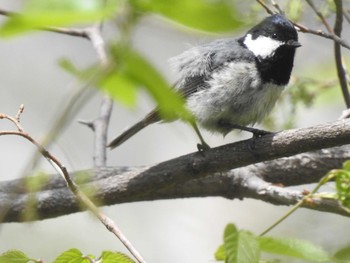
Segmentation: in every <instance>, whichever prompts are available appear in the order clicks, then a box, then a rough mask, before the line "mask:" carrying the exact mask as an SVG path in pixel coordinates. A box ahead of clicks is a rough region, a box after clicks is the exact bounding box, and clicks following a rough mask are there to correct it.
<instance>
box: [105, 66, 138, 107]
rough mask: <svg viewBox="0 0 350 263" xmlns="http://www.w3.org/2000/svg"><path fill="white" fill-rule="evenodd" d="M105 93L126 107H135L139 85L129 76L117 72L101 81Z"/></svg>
mask: <svg viewBox="0 0 350 263" xmlns="http://www.w3.org/2000/svg"><path fill="white" fill-rule="evenodd" d="M101 86H102V87H103V90H104V91H107V92H108V94H109V95H110V96H111V97H112V98H113V99H114V100H117V101H119V102H121V103H123V104H124V105H125V106H129V107H130V106H134V105H135V103H136V90H137V88H138V85H137V83H135V81H133V80H131V79H130V78H128V77H127V76H125V75H123V74H120V73H119V72H117V71H115V72H113V73H112V74H109V75H108V76H107V77H106V78H105V79H103V80H102V81H101Z"/></svg>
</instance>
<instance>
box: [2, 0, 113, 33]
mask: <svg viewBox="0 0 350 263" xmlns="http://www.w3.org/2000/svg"><path fill="white" fill-rule="evenodd" d="M118 2H119V1H118V0H113V1H111V0H110V1H106V4H105V1H100V0H74V1H72V0H30V1H25V3H26V4H25V7H24V9H23V10H22V11H21V13H20V14H14V15H12V16H11V17H10V18H9V19H8V20H7V21H6V22H5V23H4V24H3V26H2V27H1V28H0V35H1V36H13V35H16V34H20V33H23V32H26V31H29V30H33V29H41V28H48V27H54V26H55V27H58V26H68V25H72V24H81V23H92V22H95V21H100V20H101V19H105V18H108V17H111V16H112V15H114V13H115V10H116V7H117V3H118Z"/></svg>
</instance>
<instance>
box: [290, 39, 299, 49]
mask: <svg viewBox="0 0 350 263" xmlns="http://www.w3.org/2000/svg"><path fill="white" fill-rule="evenodd" d="M286 46H287V47H291V48H297V47H301V44H300V43H299V42H298V41H296V40H288V41H287V43H286Z"/></svg>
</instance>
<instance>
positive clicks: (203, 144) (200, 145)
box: [191, 121, 210, 152]
mask: <svg viewBox="0 0 350 263" xmlns="http://www.w3.org/2000/svg"><path fill="white" fill-rule="evenodd" d="M191 126H192V127H193V129H194V131H195V132H196V133H197V135H198V138H199V140H200V141H201V143H198V144H197V149H198V151H200V152H202V151H205V150H208V149H210V146H209V145H208V144H207V143H206V142H205V141H204V139H203V136H202V134H201V132H200V131H199V129H198V126H197V124H196V122H195V121H191Z"/></svg>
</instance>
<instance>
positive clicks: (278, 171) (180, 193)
mask: <svg viewBox="0 0 350 263" xmlns="http://www.w3.org/2000/svg"><path fill="white" fill-rule="evenodd" d="M349 143H350V120H343V121H336V122H334V123H329V124H322V125H318V126H314V127H310V128H303V129H297V130H289V131H284V132H280V133H278V134H275V135H271V136H264V137H262V138H259V139H257V140H256V141H255V151H254V153H252V152H251V151H250V150H249V145H250V144H251V141H250V140H246V141H240V142H236V143H233V144H229V145H224V146H221V147H218V148H214V149H211V150H208V151H206V152H204V155H203V154H201V153H198V152H197V153H192V154H188V155H185V156H181V157H178V158H175V159H172V160H169V161H166V162H163V163H160V164H157V165H155V166H152V167H131V168H130V167H124V168H118V169H113V168H101V169H97V170H95V171H94V172H91V171H90V172H87V173H85V175H83V174H80V175H79V174H77V175H75V180H76V181H80V187H81V188H82V189H83V190H84V189H90V190H89V191H88V192H89V194H91V195H92V196H93V198H95V199H96V200H98V201H99V202H98V203H100V204H103V205H112V204H117V203H124V202H135V201H145V200H157V199H170V198H183V197H200V196H222V197H225V198H230V199H232V198H256V199H260V200H264V201H267V202H271V203H274V204H283V205H291V204H293V203H295V202H296V201H297V200H299V199H300V198H302V196H303V195H302V192H296V191H290V190H289V189H287V188H285V189H284V188H281V187H278V186H274V185H271V184H268V183H267V182H272V183H275V184H276V183H278V184H282V185H285V186H288V185H300V184H306V183H311V182H316V181H318V180H319V179H320V178H321V177H322V176H323V175H324V174H325V173H326V172H328V171H329V170H331V169H333V168H339V167H341V164H342V162H343V161H344V160H346V159H348V158H349V157H350V153H349V147H345V146H343V147H340V148H332V149H329V150H327V149H324V148H329V147H335V146H338V145H342V144H349ZM318 149H323V150H319V151H317V152H314V153H307V154H306V153H303V154H299V155H296V156H293V157H288V156H292V155H295V154H298V153H302V152H307V151H313V150H318ZM277 158H279V159H277ZM273 159H277V160H273ZM247 165H248V166H247ZM234 168H236V169H234ZM230 169H233V170H230ZM228 170H230V171H229V172H227V171H228ZM87 175H89V176H87ZM252 176H253V177H252ZM84 177H85V179H82V178H84ZM256 178H260V179H259V180H260V181H259V180H257V179H256ZM262 180H265V181H262ZM91 189H95V191H93V192H92V191H91ZM85 191H87V190H85ZM88 192H86V193H88ZM30 196H31V195H30V194H28V193H27V191H26V189H25V188H24V187H23V182H22V181H21V180H14V181H8V182H3V183H1V184H0V211H4V209H6V208H7V209H8V210H7V214H6V215H3V216H4V220H5V221H7V222H10V221H21V220H22V218H21V214H22V213H23V211H24V210H25V207H26V204H27V201H28V200H29V198H30ZM35 197H36V198H37V205H36V207H37V209H38V218H39V219H45V218H50V217H57V216H60V215H65V214H69V213H74V212H78V211H80V209H81V208H79V206H78V205H77V203H76V200H75V198H74V196H73V195H72V194H70V193H69V191H68V190H67V188H66V186H65V183H64V182H63V180H60V179H59V178H57V177H53V178H52V179H50V182H49V183H48V184H47V185H45V186H44V187H43V188H42V189H41V190H40V191H39V192H37V193H35ZM313 201H314V202H313V203H312V204H313V206H312V207H309V208H312V209H316V210H322V211H329V212H334V213H338V214H344V211H343V210H342V209H341V208H340V206H339V205H338V204H337V203H335V202H330V201H325V200H321V199H320V200H313Z"/></svg>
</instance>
